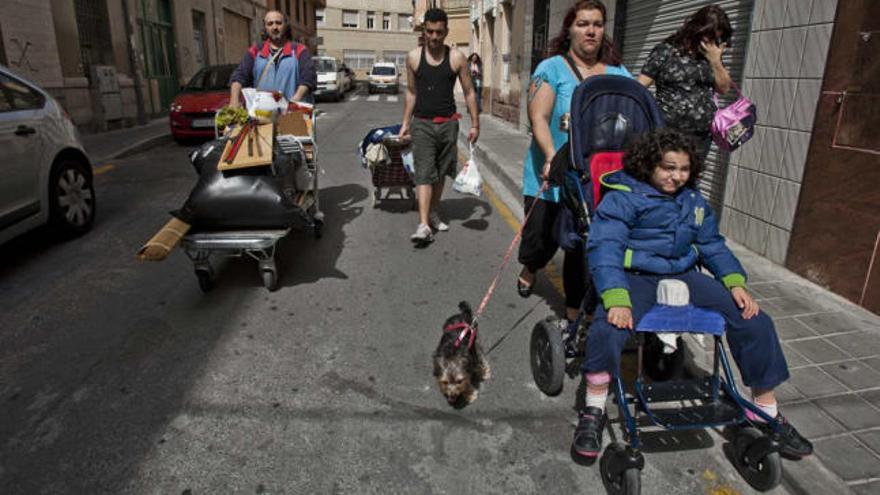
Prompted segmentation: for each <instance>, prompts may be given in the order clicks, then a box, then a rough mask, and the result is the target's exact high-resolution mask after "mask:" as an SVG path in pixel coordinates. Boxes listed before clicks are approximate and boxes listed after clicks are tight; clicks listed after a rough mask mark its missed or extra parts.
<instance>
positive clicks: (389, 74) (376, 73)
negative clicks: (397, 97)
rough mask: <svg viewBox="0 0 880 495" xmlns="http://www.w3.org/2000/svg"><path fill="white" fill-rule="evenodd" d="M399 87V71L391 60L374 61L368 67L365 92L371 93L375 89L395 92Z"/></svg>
mask: <svg viewBox="0 0 880 495" xmlns="http://www.w3.org/2000/svg"><path fill="white" fill-rule="evenodd" d="M399 87H400V73H399V72H397V66H396V65H394V63H393V62H376V63H375V64H373V68H372V69H370V75H369V77H368V79H367V92H368V93H370V94H373V93H374V92H376V91H390V92H391V93H394V94H397V91H398V88H399Z"/></svg>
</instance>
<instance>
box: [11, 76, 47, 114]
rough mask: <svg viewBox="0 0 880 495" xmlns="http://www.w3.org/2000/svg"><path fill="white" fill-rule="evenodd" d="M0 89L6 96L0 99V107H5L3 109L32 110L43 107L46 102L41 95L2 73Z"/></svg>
mask: <svg viewBox="0 0 880 495" xmlns="http://www.w3.org/2000/svg"><path fill="white" fill-rule="evenodd" d="M0 91H2V92H3V94H4V96H5V97H6V100H5V101H2V100H0V107H3V108H5V110H4V111H9V110H34V109H38V108H43V105H44V104H45V103H46V99H45V98H44V97H43V95H41V94H40V93H38V92H37V91H35V90H33V89H31V88H29V87H28V86H26V85H25V84H24V83H20V82H18V81H17V80H15V79H13V78H11V77H7V76H6V75H4V74H0Z"/></svg>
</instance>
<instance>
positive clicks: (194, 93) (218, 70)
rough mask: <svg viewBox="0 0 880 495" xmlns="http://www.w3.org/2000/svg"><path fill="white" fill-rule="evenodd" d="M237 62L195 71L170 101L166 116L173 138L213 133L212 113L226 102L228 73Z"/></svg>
mask: <svg viewBox="0 0 880 495" xmlns="http://www.w3.org/2000/svg"><path fill="white" fill-rule="evenodd" d="M236 67H237V65H236V64H226V65H211V66H208V67H205V68H203V69H201V70H200V71H198V72H196V74H195V75H194V76H192V78H191V79H190V80H189V82H188V83H186V86H184V87H183V90H182V91H181V92H180V94H178V95H177V96H176V97H175V98H174V101H173V102H172V103H171V112H170V113H169V114H168V120H169V123H170V124H171V136H172V137H174V140H175V141H183V140H186V139H192V138H213V137H214V114H215V113H217V110H220V109H221V108H223V107H225V106H226V105H228V104H229V77H230V76H232V72H233V71H234V70H235V68H236Z"/></svg>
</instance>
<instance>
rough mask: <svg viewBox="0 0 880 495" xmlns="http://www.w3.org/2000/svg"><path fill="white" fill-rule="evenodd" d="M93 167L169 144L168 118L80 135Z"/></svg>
mask: <svg viewBox="0 0 880 495" xmlns="http://www.w3.org/2000/svg"><path fill="white" fill-rule="evenodd" d="M81 137H82V141H83V145H84V146H85V148H86V151H87V152H88V153H89V157H90V158H91V159H92V164H93V165H97V166H100V165H103V164H104V162H106V161H107V160H112V159H115V158H122V157H125V156H128V155H132V154H135V153H139V152H141V151H144V150H146V149H149V148H151V147H154V146H157V145H159V144H161V143H169V142H171V130H170V128H169V125H168V117H167V116H166V117H158V118H155V119H153V120H151V121H149V122H147V123H146V124H144V125H138V126H134V127H128V128H125V129H117V130H113V131H107V132H98V133H92V134H81Z"/></svg>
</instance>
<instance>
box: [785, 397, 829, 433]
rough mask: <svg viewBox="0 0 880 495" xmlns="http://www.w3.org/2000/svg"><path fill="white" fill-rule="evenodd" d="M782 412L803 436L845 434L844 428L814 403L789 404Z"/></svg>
mask: <svg viewBox="0 0 880 495" xmlns="http://www.w3.org/2000/svg"><path fill="white" fill-rule="evenodd" d="M780 410H781V411H782V414H783V415H785V417H786V419H788V420H789V421H790V422H791V424H793V425H794V426H795V428H797V429H798V431H799V432H800V433H801V435H804V436H806V437H807V438H816V437H824V436H827V435H833V434H835V433H843V428H841V427H840V425H838V424H837V423H835V422H834V421H833V420H832V419H831V418H829V417H828V415H827V414H825V413H824V412H823V411H822V410H821V409H819V407H818V406H816V405H815V404H813V403H812V402H800V403H797V404H788V405H786V406H785V407H784V408H781V409H780Z"/></svg>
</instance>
